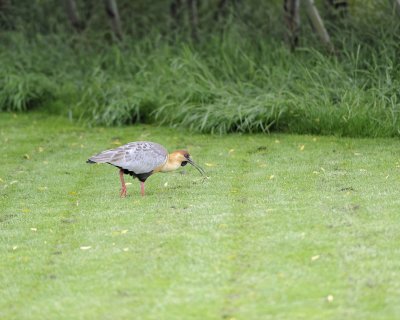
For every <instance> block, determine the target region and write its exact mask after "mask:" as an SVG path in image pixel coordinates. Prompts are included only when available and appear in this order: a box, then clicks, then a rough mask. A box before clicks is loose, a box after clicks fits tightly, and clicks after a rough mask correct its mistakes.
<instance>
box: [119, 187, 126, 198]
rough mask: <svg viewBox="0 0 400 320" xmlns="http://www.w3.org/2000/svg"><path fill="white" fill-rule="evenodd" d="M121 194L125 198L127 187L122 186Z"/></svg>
mask: <svg viewBox="0 0 400 320" xmlns="http://www.w3.org/2000/svg"><path fill="white" fill-rule="evenodd" d="M119 196H120V197H121V198H125V197H126V187H122V189H121V193H120V194H119Z"/></svg>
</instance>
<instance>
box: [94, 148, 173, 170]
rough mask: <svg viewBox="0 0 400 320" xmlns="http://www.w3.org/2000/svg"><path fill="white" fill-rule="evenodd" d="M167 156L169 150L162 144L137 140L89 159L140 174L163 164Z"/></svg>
mask: <svg viewBox="0 0 400 320" xmlns="http://www.w3.org/2000/svg"><path fill="white" fill-rule="evenodd" d="M167 158H168V152H167V150H166V149H165V148H164V147H163V146H162V145H160V144H158V143H155V142H149V141H137V142H130V143H127V144H125V145H123V146H120V147H118V148H115V149H111V150H106V151H103V152H101V153H99V154H98V155H95V156H93V157H91V158H90V159H89V160H90V161H92V162H98V163H110V164H112V165H114V166H117V167H121V168H122V169H127V170H129V171H133V172H134V173H136V174H140V173H147V172H151V171H153V170H154V169H155V168H157V167H159V166H161V165H163V164H164V163H165V162H166V161H167Z"/></svg>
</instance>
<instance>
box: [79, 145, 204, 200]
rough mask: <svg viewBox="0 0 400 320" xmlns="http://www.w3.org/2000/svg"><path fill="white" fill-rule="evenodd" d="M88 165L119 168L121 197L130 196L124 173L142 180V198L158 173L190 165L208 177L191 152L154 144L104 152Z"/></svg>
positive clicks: (93, 157)
mask: <svg viewBox="0 0 400 320" xmlns="http://www.w3.org/2000/svg"><path fill="white" fill-rule="evenodd" d="M86 163H90V164H93V163H108V164H111V165H113V166H114V167H117V168H118V169H119V178H120V180H121V193H120V197H126V195H127V192H126V184H125V180H124V174H127V175H131V176H132V177H133V178H134V179H135V178H137V179H138V180H139V181H140V193H141V195H142V196H144V193H145V192H144V183H145V181H146V180H147V178H148V177H150V176H151V175H152V174H154V173H157V172H169V171H174V170H176V169H178V168H180V167H181V166H182V167H183V166H185V165H187V164H188V163H190V164H191V165H192V166H194V167H195V168H196V169H197V170H198V171H199V172H200V174H201V175H203V176H205V175H206V174H205V171H204V169H203V168H202V167H200V166H199V165H198V164H196V163H195V162H194V161H193V159H192V158H191V156H190V154H189V152H188V151H187V150H177V151H174V152H172V153H168V151H167V149H166V148H165V147H163V146H162V145H161V144H158V143H156V142H151V141H134V142H129V143H127V144H124V145H122V146H119V147H118V148H115V149H110V150H105V151H102V152H100V153H98V154H96V155H94V156H92V157H90V158H89V159H88V160H87V161H86Z"/></svg>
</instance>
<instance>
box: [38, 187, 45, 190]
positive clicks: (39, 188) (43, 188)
mask: <svg viewBox="0 0 400 320" xmlns="http://www.w3.org/2000/svg"><path fill="white" fill-rule="evenodd" d="M38 190H39V191H45V190H47V187H38Z"/></svg>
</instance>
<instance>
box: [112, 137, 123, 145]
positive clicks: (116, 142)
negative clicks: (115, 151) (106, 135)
mask: <svg viewBox="0 0 400 320" xmlns="http://www.w3.org/2000/svg"><path fill="white" fill-rule="evenodd" d="M111 144H114V145H116V146H120V145H121V141H119V140H118V139H117V140H114V141H113V142H112V143H111Z"/></svg>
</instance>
